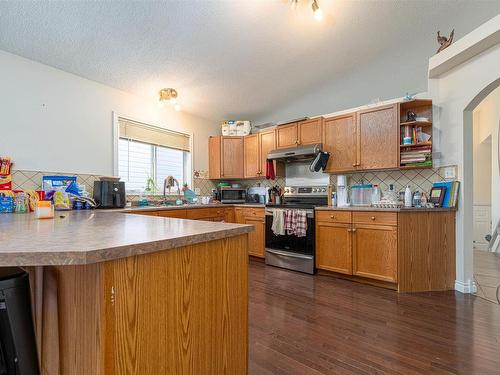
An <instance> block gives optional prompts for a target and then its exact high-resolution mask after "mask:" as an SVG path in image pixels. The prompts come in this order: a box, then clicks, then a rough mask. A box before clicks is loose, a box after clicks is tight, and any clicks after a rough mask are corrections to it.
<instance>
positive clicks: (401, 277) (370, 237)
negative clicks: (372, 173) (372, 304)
mask: <svg viewBox="0 0 500 375" xmlns="http://www.w3.org/2000/svg"><path fill="white" fill-rule="evenodd" d="M455 214H456V213H455V211H454V210H452V209H432V210H417V209H416V210H401V211H398V210H394V211H384V210H373V211H364V210H356V209H352V210H344V209H341V210H339V209H331V210H330V209H328V210H316V217H315V220H316V268H317V269H318V271H319V272H323V273H329V272H335V273H336V274H342V275H339V276H342V277H344V278H348V279H350V280H356V281H362V282H368V283H371V284H376V285H378V286H382V287H387V288H391V289H397V290H398V291H399V292H424V291H433V290H451V289H453V288H454V285H455Z"/></svg>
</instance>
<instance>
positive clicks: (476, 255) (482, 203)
mask: <svg viewBox="0 0 500 375" xmlns="http://www.w3.org/2000/svg"><path fill="white" fill-rule="evenodd" d="M472 122H473V123H472V126H473V132H472V133H473V137H472V138H473V139H472V142H473V147H472V158H473V160H472V167H473V201H472V215H473V265H474V267H473V270H474V281H475V283H476V287H477V292H476V295H477V296H479V297H482V298H484V299H487V300H489V301H491V302H494V303H500V300H499V298H500V296H499V291H500V252H499V251H500V248H499V247H500V245H499V243H498V242H499V241H498V240H495V239H494V238H493V237H494V232H495V230H496V228H497V226H498V225H499V223H500V173H499V163H498V162H499V150H498V140H499V133H498V132H499V126H500V86H498V87H496V88H495V89H493V90H492V91H491V92H490V93H488V94H487V95H486V96H485V97H483V98H482V99H481V101H480V102H479V104H477V105H476V106H475V107H474V108H473V110H472ZM492 238H493V239H492Z"/></svg>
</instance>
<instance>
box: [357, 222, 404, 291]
mask: <svg viewBox="0 0 500 375" xmlns="http://www.w3.org/2000/svg"><path fill="white" fill-rule="evenodd" d="M352 233H353V271H354V274H355V275H358V276H364V277H369V278H372V279H378V280H383V281H390V282H396V281H397V251H398V235H397V227H396V226H383V225H361V224H354V227H353V232H352Z"/></svg>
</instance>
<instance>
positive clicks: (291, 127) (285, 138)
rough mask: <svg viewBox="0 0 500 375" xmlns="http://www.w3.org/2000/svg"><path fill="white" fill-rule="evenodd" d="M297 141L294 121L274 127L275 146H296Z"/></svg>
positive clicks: (296, 128)
mask: <svg viewBox="0 0 500 375" xmlns="http://www.w3.org/2000/svg"><path fill="white" fill-rule="evenodd" d="M298 141H299V138H298V127H297V123H296V122H292V123H290V124H287V125H280V126H278V127H277V128H276V148H289V147H296V146H297V144H298Z"/></svg>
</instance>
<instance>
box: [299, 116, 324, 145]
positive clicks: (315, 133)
mask: <svg viewBox="0 0 500 375" xmlns="http://www.w3.org/2000/svg"><path fill="white" fill-rule="evenodd" d="M297 136H298V145H299V146H304V145H314V144H318V143H322V138H323V117H317V118H313V119H309V120H305V121H301V122H299V124H298V131H297Z"/></svg>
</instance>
